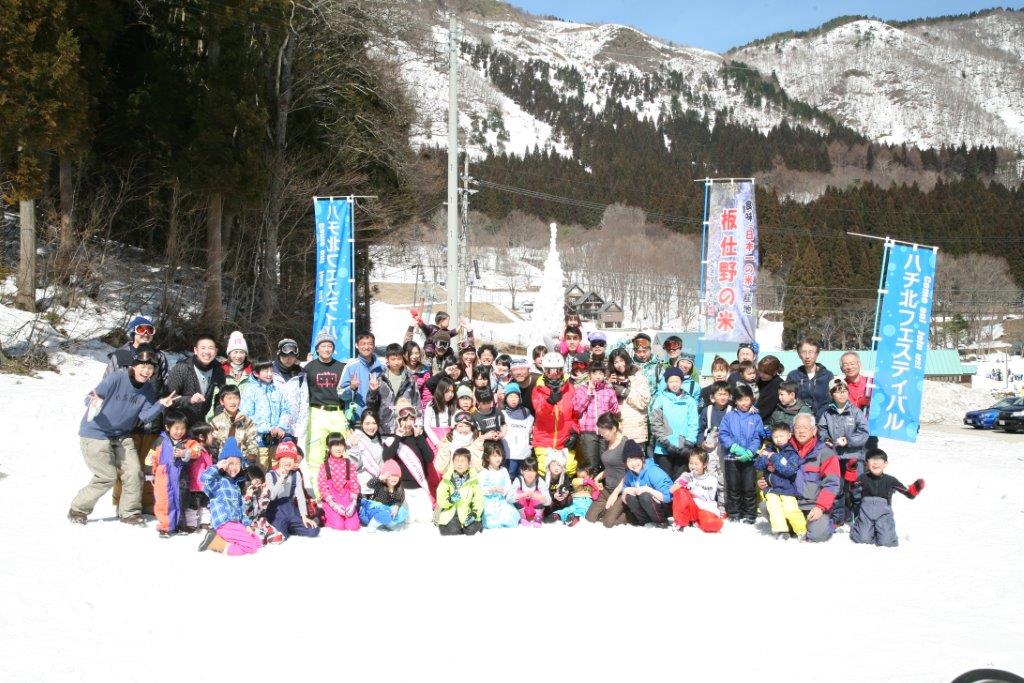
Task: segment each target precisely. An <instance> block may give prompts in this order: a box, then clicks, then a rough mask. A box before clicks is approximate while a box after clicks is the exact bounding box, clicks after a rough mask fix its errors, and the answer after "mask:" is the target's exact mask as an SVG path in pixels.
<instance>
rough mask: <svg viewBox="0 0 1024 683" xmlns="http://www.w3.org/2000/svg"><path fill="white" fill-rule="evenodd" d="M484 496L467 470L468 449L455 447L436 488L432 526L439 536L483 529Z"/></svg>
mask: <svg viewBox="0 0 1024 683" xmlns="http://www.w3.org/2000/svg"><path fill="white" fill-rule="evenodd" d="M483 512H484V493H483V490H482V489H481V488H480V482H478V481H477V479H476V475H475V474H474V473H473V471H472V469H470V453H469V449H468V448H457V449H456V450H455V452H454V453H452V463H451V466H450V467H449V468H448V471H447V472H445V474H444V479H442V480H441V485H440V486H438V487H437V511H436V512H435V513H434V523H435V524H437V529H438V531H440V532H441V535H442V536H459V535H463V536H472V535H473V534H475V533H477V532H478V531H480V530H481V529H483V522H482V521H481V520H482V517H483Z"/></svg>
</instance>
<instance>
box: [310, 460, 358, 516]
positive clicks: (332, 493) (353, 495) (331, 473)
mask: <svg viewBox="0 0 1024 683" xmlns="http://www.w3.org/2000/svg"><path fill="white" fill-rule="evenodd" d="M358 472H359V468H358V467H357V466H356V465H354V464H353V463H352V461H351V460H349V459H347V458H335V457H328V458H327V460H324V464H323V465H321V466H320V473H319V474H318V475H317V478H316V482H317V486H318V487H319V489H320V498H321V499H322V500H323V502H324V505H329V506H330V507H331V509H332V510H334V511H335V512H337V513H338V514H339V515H341V516H342V517H351V516H352V515H354V514H355V513H356V512H357V511H358V510H357V509H356V506H357V505H358V504H359V490H360V486H359V479H358V478H356V475H357V474H358Z"/></svg>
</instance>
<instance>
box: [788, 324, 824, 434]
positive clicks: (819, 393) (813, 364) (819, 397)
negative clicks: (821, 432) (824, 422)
mask: <svg viewBox="0 0 1024 683" xmlns="http://www.w3.org/2000/svg"><path fill="white" fill-rule="evenodd" d="M797 352H798V353H799V354H800V360H801V362H803V365H801V366H800V367H798V368H797V369H796V370H794V371H793V372H791V373H789V375H787V376H786V379H787V380H789V381H790V382H796V384H797V386H798V387H799V388H800V393H799V394H798V396H799V397H800V400H802V401H803V402H804V403H806V404H807V405H809V406H810V407H811V410H813V411H814V415H815V416H816V417H821V415H822V413H824V412H825V408H827V407H828V403H829V400H830V397H829V393H828V387H829V382H831V381H832V377H833V375H832V372H831V371H830V370H829V369H828V368H826V367H825V366H824V365H822V364H821V363H819V362H818V354H819V353H821V343H820V342H818V341H816V340H814V339H811V338H809V337H808V338H806V339H803V340H802V341H801V342H800V344H799V346H797Z"/></svg>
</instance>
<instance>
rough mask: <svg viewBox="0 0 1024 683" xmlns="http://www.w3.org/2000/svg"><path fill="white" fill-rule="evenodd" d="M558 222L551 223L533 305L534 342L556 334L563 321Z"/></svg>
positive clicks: (563, 288) (563, 297)
mask: <svg viewBox="0 0 1024 683" xmlns="http://www.w3.org/2000/svg"><path fill="white" fill-rule="evenodd" d="M557 240H558V224H557V223H552V224H551V244H550V246H549V247H548V257H547V258H546V259H545V260H544V273H543V275H542V276H541V281H540V291H539V292H537V299H536V301H535V302H534V306H533V334H532V335H531V337H532V338H533V340H534V343H536V344H542V343H544V338H545V337H548V336H551V335H558V334H559V333H560V332H561V331H562V324H563V323H564V322H565V286H564V285H563V284H562V261H561V259H560V258H559V257H558V246H557Z"/></svg>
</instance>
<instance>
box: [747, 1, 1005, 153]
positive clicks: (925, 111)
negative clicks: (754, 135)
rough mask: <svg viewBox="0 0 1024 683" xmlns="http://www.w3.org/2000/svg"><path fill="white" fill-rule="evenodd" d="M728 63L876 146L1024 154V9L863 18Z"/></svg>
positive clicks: (770, 44)
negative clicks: (894, 20)
mask: <svg viewBox="0 0 1024 683" xmlns="http://www.w3.org/2000/svg"><path fill="white" fill-rule="evenodd" d="M729 57H731V58H735V59H737V60H739V61H741V62H743V63H745V64H749V65H751V66H753V67H755V68H757V69H758V70H760V72H761V73H762V74H763V75H765V76H769V77H770V76H771V74H773V73H774V74H775V76H777V78H778V82H779V83H780V85H781V86H782V87H783V88H784V89H785V90H786V92H788V93H789V95H790V96H791V97H794V98H797V99H800V100H803V101H805V102H808V103H809V104H812V105H814V106H816V107H819V108H820V109H823V110H825V111H827V112H829V113H830V114H832V115H833V116H834V117H835V118H836V119H837V120H839V121H840V122H841V123H843V124H845V125H847V126H849V127H851V128H853V129H854V130H856V131H858V132H860V133H863V134H864V135H865V136H867V137H869V138H871V139H873V140H876V141H878V142H883V143H892V144H900V143H907V144H913V145H917V146H919V147H937V146H941V145H959V144H961V143H964V144H966V145H967V146H968V147H970V146H980V145H995V146H1003V147H1011V148H1016V149H1021V148H1024V12H1020V11H1017V12H1014V11H1005V10H997V11H992V12H987V13H983V14H981V15H979V16H972V17H963V18H956V19H949V20H933V21H919V22H911V23H908V24H906V25H902V26H892V25H889V24H885V23H883V22H881V21H877V20H874V19H858V20H852V21H850V22H848V23H843V24H841V25H838V26H835V27H833V28H831V29H829V30H826V31H821V32H811V34H810V35H807V36H805V37H790V38H786V37H783V38H780V39H777V40H772V39H770V38H769V39H768V40H766V41H758V44H756V45H750V46H747V47H743V48H740V49H737V50H735V51H732V52H730V53H729Z"/></svg>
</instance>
